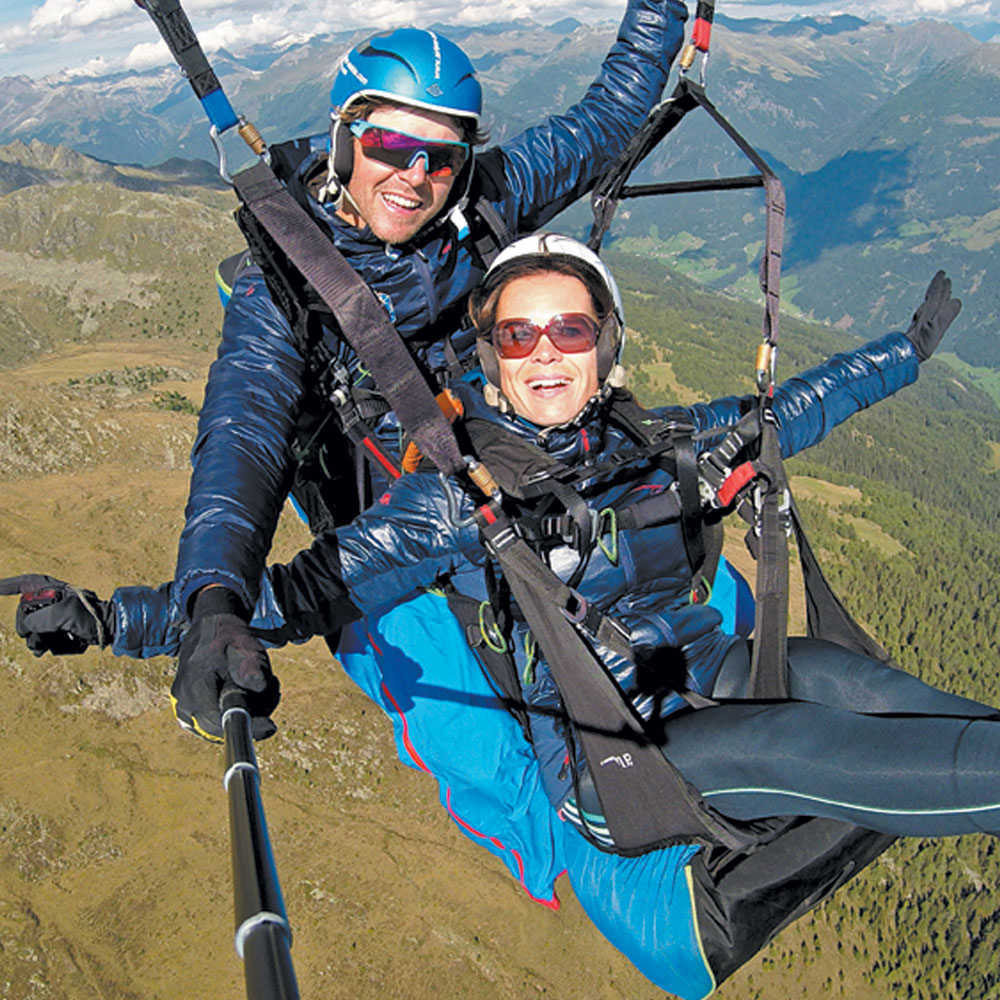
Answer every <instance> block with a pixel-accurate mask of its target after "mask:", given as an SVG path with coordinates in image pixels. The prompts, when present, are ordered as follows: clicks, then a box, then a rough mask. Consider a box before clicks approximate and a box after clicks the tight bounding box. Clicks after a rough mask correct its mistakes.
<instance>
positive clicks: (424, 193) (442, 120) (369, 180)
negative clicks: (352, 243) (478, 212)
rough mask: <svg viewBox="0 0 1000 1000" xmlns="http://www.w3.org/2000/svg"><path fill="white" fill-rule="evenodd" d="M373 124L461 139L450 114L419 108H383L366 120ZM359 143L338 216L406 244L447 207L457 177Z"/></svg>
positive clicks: (439, 138) (435, 137)
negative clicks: (373, 152) (390, 158)
mask: <svg viewBox="0 0 1000 1000" xmlns="http://www.w3.org/2000/svg"><path fill="white" fill-rule="evenodd" d="M366 120H367V121H369V122H370V123H371V124H372V125H381V126H383V127H384V128H390V129H395V130H397V131H399V132H407V133H409V134H410V135H418V136H422V137H424V138H426V139H432V140H435V141H447V142H456V141H460V140H461V139H462V133H461V130H460V128H459V125H458V122H456V120H455V119H454V118H452V117H451V116H449V115H443V114H440V113H438V112H435V111H423V110H420V109H419V108H407V107H392V106H387V107H380V108H377V109H376V110H374V111H373V112H371V114H370V115H369V116H368V118H367V119H366ZM351 142H353V143H354V169H353V171H352V173H351V179H350V180H349V181H348V182H347V197H346V198H344V200H343V203H342V206H341V208H340V209H339V211H338V213H337V214H338V215H340V216H341V218H343V219H346V220H347V221H348V222H349V223H351V225H353V226H357V227H358V228H359V229H360V228H363V227H364V226H365V224H367V225H368V226H369V227H370V228H371V231H372V232H373V233H374V234H375V235H376V236H377V237H378V238H379V239H380V240H384V241H385V242H386V243H405V242H406V241H407V240H409V239H412V238H413V237H414V236H416V234H417V233H418V232H419V231H420V230H421V229H422V228H423V227H424V226H425V225H427V223H428V222H430V221H431V220H432V219H433V218H435V216H437V214H438V213H439V212H440V211H441V209H442V208H443V207H444V203H445V202H446V201H447V200H448V195H449V194H450V193H451V188H452V185H453V184H454V183H455V175H454V174H452V175H450V176H447V177H433V176H431V175H429V174H428V173H427V171H426V169H425V167H426V164H425V161H424V159H423V158H422V157H417V158H416V161H415V162H414V164H413V165H412V166H411V167H408V168H407V169H405V170H399V169H397V168H395V167H392V166H389V165H388V164H386V163H380V162H379V161H377V160H375V159H371V158H370V157H367V156H365V154H364V152H363V151H362V149H361V143H360V142H359V141H358V139H357V138H354V137H352V138H351Z"/></svg>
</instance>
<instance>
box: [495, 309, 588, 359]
mask: <svg viewBox="0 0 1000 1000" xmlns="http://www.w3.org/2000/svg"><path fill="white" fill-rule="evenodd" d="M600 332H601V328H600V327H599V326H598V325H597V321H596V320H595V319H594V318H593V317H592V316H588V315H587V314H586V313H558V314H557V315H555V316H553V317H552V319H550V320H549V321H548V323H546V324H545V326H539V325H538V324H537V323H532V322H531V320H530V319H505V320H501V321H500V322H499V323H497V324H496V326H494V327H493V347H494V348H495V349H496V352H497V357H500V358H507V359H514V358H526V357H527V356H528V355H529V354H530V353H531V352H532V351H533V350H534V349H535V346H536V345H537V343H538V341H539V340H541V339H542V334H543V333H544V334H545V335H546V336H547V337H548V338H549V340H551V341H552V344H553V346H554V347H555V349H556V350H557V351H560V352H562V353H563V354H582V353H583V352H584V351H589V350H592V349H593V347H594V346H595V345H596V344H597V336H598V334H599V333H600Z"/></svg>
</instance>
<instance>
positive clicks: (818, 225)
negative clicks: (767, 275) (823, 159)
mask: <svg viewBox="0 0 1000 1000" xmlns="http://www.w3.org/2000/svg"><path fill="white" fill-rule="evenodd" d="M912 159H913V151H912V150H911V149H904V150H873V151H867V152H862V151H858V150H856V151H852V152H850V153H846V154H845V155H844V156H841V157H838V158H837V159H836V160H831V161H830V162H829V163H828V164H826V166H824V167H823V168H822V169H820V170H817V171H816V172H814V173H811V174H805V175H802V174H796V173H792V172H791V171H781V175H782V181H783V182H784V184H785V193H786V199H787V205H788V228H789V232H788V236H787V239H786V243H785V254H784V264H785V266H786V267H789V268H794V267H796V266H797V265H802V264H809V263H812V262H813V261H815V260H817V259H818V258H819V257H820V256H821V255H822V253H823V251H824V250H828V249H832V248H835V247H841V246H845V245H858V244H864V243H869V242H872V241H874V240H876V239H878V238H884V237H885V236H886V234H887V233H891V232H893V231H894V229H895V226H896V223H897V222H898V220H899V218H900V214H899V213H900V202H901V201H902V200H903V198H904V197H905V195H906V192H907V191H908V190H909V189H910V187H911V186H912V183H913V171H914V167H913V162H912ZM831 206H835V207H836V209H835V211H831Z"/></svg>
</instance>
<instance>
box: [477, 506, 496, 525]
mask: <svg viewBox="0 0 1000 1000" xmlns="http://www.w3.org/2000/svg"><path fill="white" fill-rule="evenodd" d="M479 513H480V514H482V515H483V520H484V521H485V522H486V523H487V524H494V523H496V519H497V516H496V514H494V513H493V511H491V510H490V505H489V504H488V503H484V504H483V505H482V507H480V508H479Z"/></svg>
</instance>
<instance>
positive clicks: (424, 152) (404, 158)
mask: <svg viewBox="0 0 1000 1000" xmlns="http://www.w3.org/2000/svg"><path fill="white" fill-rule="evenodd" d="M348 128H349V129H350V130H351V135H353V136H354V137H355V138H356V139H357V140H358V142H359V143H360V144H361V152H362V153H363V154H364V155H365V156H366V157H368V158H369V159H371V160H377V161H378V162H379V163H385V164H386V165H387V166H390V167H393V168H394V169H396V170H409V169H410V167H412V166H413V165H414V164H415V163H416V162H417V160H420V159H422V160H423V161H424V170H425V171H427V174H428V176H430V177H452V176H454V175H455V174H457V173H458V172H459V171H460V170H461V169H462V167H463V166H465V161H466V160H467V159H468V158H469V144H468V143H467V142H449V141H447V140H443V139H425V138H423V137H422V136H419V135H410V134H409V133H408V132H398V131H396V130H395V129H391V128H383V127H382V126H381V125H372V124H371V122H366V121H356V122H351V124H350V125H349V126H348Z"/></svg>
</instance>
